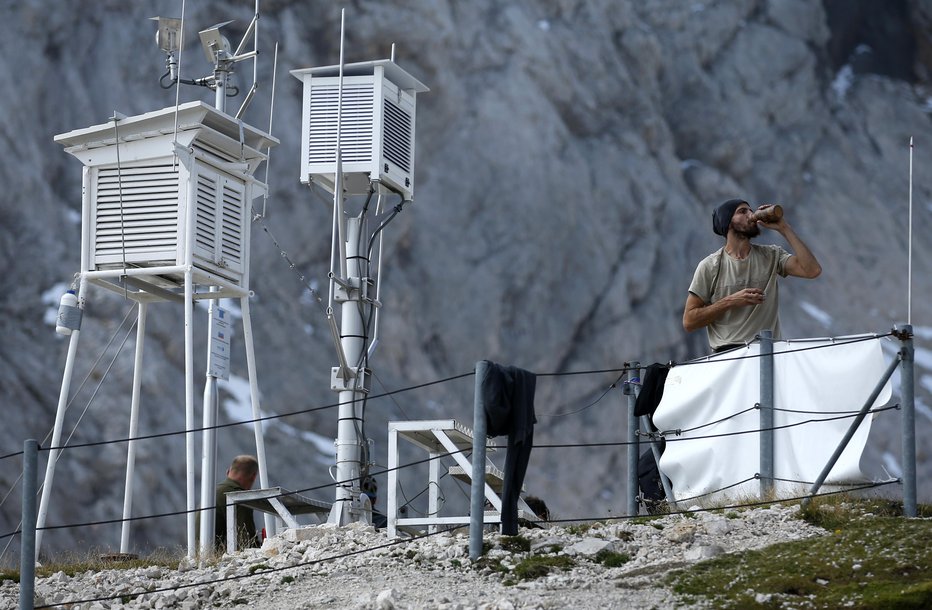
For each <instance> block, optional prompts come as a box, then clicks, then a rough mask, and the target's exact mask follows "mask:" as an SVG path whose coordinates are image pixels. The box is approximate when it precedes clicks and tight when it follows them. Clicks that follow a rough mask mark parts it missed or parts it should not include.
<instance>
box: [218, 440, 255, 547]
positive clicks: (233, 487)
mask: <svg viewBox="0 0 932 610" xmlns="http://www.w3.org/2000/svg"><path fill="white" fill-rule="evenodd" d="M258 474H259V461H258V460H257V459H256V458H255V457H254V456H251V455H238V456H236V457H235V458H233V463H231V464H230V467H229V468H228V469H227V478H226V479H225V480H224V481H222V482H220V483H217V489H216V497H215V499H214V506H215V507H216V515H215V516H214V544H215V546H216V547H217V549H218V550H221V551H222V550H224V549H225V548H226V539H227V497H226V495H227V493H229V492H231V491H246V490H249V489H252V486H253V483H255V482H256V476H257V475H258ZM259 544H260V540H259V535H258V533H257V532H256V522H255V519H254V517H253V511H252V509H251V508H249V507H247V506H243V505H242V504H237V505H236V548H238V549H243V548H250V547H257V546H259Z"/></svg>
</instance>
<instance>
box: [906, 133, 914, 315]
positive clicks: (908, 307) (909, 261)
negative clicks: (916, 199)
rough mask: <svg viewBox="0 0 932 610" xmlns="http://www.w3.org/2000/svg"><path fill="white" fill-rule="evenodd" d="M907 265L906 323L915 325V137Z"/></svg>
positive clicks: (910, 137)
mask: <svg viewBox="0 0 932 610" xmlns="http://www.w3.org/2000/svg"><path fill="white" fill-rule="evenodd" d="M906 250H907V264H906V323H907V324H912V323H913V137H912V136H909V238H908V240H907V246H906Z"/></svg>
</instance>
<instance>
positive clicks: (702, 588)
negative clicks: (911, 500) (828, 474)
mask: <svg viewBox="0 0 932 610" xmlns="http://www.w3.org/2000/svg"><path fill="white" fill-rule="evenodd" d="M899 510H900V514H902V513H901V511H902V508H900V509H899ZM896 512H897V506H896V504H895V503H891V502H889V501H886V500H867V501H865V500H851V499H845V500H839V501H832V502H822V503H819V504H815V503H813V504H811V505H810V506H809V507H808V508H807V509H806V510H805V511H803V514H801V518H803V519H805V520H806V521H808V522H810V523H814V524H817V525H819V526H820V527H824V528H826V529H827V530H828V531H829V532H830V533H829V534H828V535H826V536H821V537H818V538H810V539H807V540H795V541H791V542H784V543H780V544H775V545H773V546H770V547H768V548H766V549H761V550H757V551H747V552H743V553H735V554H731V555H725V556H721V557H717V558H715V559H712V560H710V561H705V562H701V563H698V564H696V565H694V566H692V567H690V568H687V569H684V570H679V571H676V572H673V573H672V574H671V575H670V576H669V577H668V580H667V583H668V584H669V585H671V586H672V587H673V590H674V591H675V592H676V593H677V594H679V595H683V596H686V597H687V598H692V597H701V598H706V599H707V600H709V601H710V602H711V604H712V605H713V606H714V607H715V608H741V609H744V608H781V607H789V606H798V607H802V606H805V607H806V608H841V607H847V608H884V609H887V608H890V609H894V610H896V609H903V610H908V609H913V608H916V609H918V608H930V607H932V554H930V550H929V549H930V548H932V521H928V520H917V519H906V518H903V517H899V516H894V515H895V514H896ZM922 512H923V513H924V514H925V515H928V514H929V513H930V512H932V509H930V507H928V506H926V507H923V511H922Z"/></svg>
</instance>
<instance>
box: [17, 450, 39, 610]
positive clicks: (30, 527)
mask: <svg viewBox="0 0 932 610" xmlns="http://www.w3.org/2000/svg"><path fill="white" fill-rule="evenodd" d="M38 453H39V444H38V443H37V442H36V441H35V439H28V440H26V441H24V442H23V519H22V521H23V525H22V534H21V535H20V551H19V608H20V610H31V609H32V608H33V607H34V606H35V591H36V493H37V490H38V486H39V482H38V477H37V474H36V471H37V469H38V465H37V464H38Z"/></svg>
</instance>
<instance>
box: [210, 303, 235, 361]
mask: <svg viewBox="0 0 932 610" xmlns="http://www.w3.org/2000/svg"><path fill="white" fill-rule="evenodd" d="M213 311H214V314H213V317H212V318H211V322H212V323H211V333H210V357H209V358H208V359H207V374H208V375H210V376H211V377H216V378H218V379H224V380H228V379H229V378H230V338H231V337H232V336H233V325H232V324H231V323H230V312H228V311H227V310H225V309H224V308H222V307H220V306H219V305H218V306H215V307H214V310H213Z"/></svg>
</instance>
